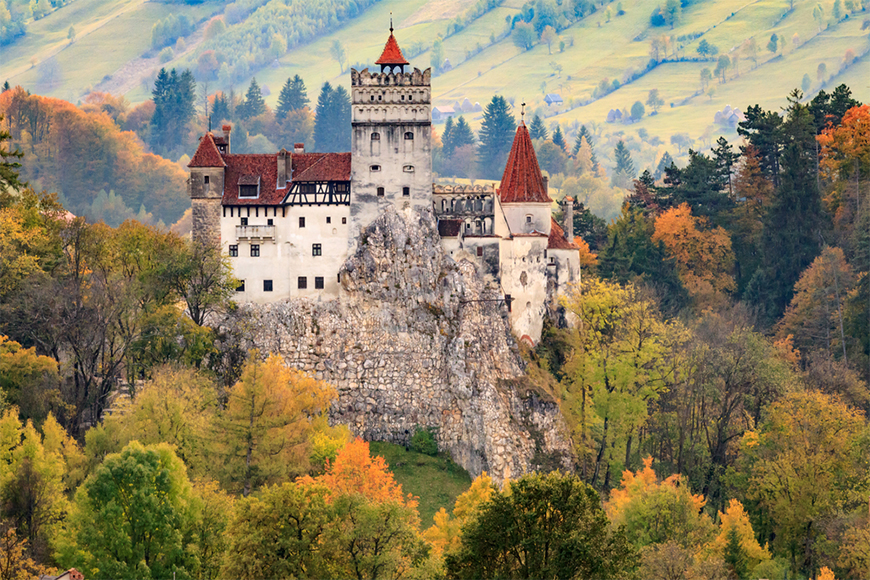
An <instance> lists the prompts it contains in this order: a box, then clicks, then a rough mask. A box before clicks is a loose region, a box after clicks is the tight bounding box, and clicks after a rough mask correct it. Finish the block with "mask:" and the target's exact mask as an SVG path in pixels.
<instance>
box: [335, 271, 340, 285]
mask: <svg viewBox="0 0 870 580" xmlns="http://www.w3.org/2000/svg"><path fill="white" fill-rule="evenodd" d="M335 278H336V280H335V281H336V282H338V283H339V284H341V273H338V274H336V275H335Z"/></svg>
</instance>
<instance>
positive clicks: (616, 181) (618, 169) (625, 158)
mask: <svg viewBox="0 0 870 580" xmlns="http://www.w3.org/2000/svg"><path fill="white" fill-rule="evenodd" d="M642 106H643V105H641V107H642ZM613 159H614V161H616V165H615V166H614V167H613V177H612V178H611V183H612V184H613V185H617V186H619V187H622V188H625V189H628V188H629V187H630V186H631V181H632V180H633V179H634V178H635V177H637V169H635V167H634V161H633V160H632V159H631V153H630V152H629V151H628V147H626V146H625V142H623V141H620V142H619V143H617V144H616V148H615V149H614V150H613Z"/></svg>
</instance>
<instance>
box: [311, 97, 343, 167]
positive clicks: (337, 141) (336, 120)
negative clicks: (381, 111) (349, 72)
mask: <svg viewBox="0 0 870 580" xmlns="http://www.w3.org/2000/svg"><path fill="white" fill-rule="evenodd" d="M314 146H315V148H316V150H317V151H320V152H323V153H328V152H337V151H349V150H350V96H349V95H348V94H347V91H346V90H345V88H344V87H341V86H340V87H338V88H336V89H333V88H332V85H330V84H329V83H323V88H322V89H321V90H320V96H319V97H318V98H317V117H316V118H315V122H314Z"/></svg>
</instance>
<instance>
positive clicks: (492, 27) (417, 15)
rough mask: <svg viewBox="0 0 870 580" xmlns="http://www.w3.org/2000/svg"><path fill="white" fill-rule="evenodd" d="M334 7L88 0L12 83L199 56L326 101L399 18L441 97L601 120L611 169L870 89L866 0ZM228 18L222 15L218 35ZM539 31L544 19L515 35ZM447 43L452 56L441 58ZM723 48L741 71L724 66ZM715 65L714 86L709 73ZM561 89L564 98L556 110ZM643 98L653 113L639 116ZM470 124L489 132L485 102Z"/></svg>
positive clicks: (36, 83) (40, 40)
mask: <svg viewBox="0 0 870 580" xmlns="http://www.w3.org/2000/svg"><path fill="white" fill-rule="evenodd" d="M3 1H4V0H0V2H3ZM864 1H865V2H866V1H867V0H864ZM328 5H329V7H330V8H329V10H326V9H325V8H321V6H325V5H322V4H321V3H318V2H317V1H316V0H290V1H287V2H285V1H284V0H271V1H268V2H267V1H264V0H239V1H238V2H235V3H231V4H226V5H225V4H223V3H218V2H214V1H206V2H202V3H199V4H185V3H162V2H144V1H143V0H74V1H73V2H71V3H69V4H67V5H65V6H63V7H61V8H58V9H56V10H55V11H54V12H51V13H49V14H48V15H47V16H45V17H43V18H41V19H40V20H36V21H33V22H31V23H30V24H29V25H28V32H27V34H26V35H25V36H24V37H22V38H19V39H17V40H15V41H14V42H12V43H11V44H9V45H6V46H3V47H2V51H3V55H4V59H3V60H4V64H3V68H2V70H0V81H2V80H5V79H6V78H7V77H8V79H9V81H10V82H11V83H12V84H13V85H14V84H19V83H20V84H22V85H23V86H25V88H28V89H30V90H32V91H34V92H39V93H41V94H48V95H52V96H58V97H62V98H65V99H68V100H71V101H73V102H76V101H78V100H80V99H81V98H82V97H83V96H84V95H85V94H86V93H87V92H89V91H90V90H104V91H109V92H115V93H119V92H120V93H124V94H125V95H126V96H127V98H128V99H129V100H130V101H132V102H134V103H135V102H137V101H142V100H145V99H147V98H148V97H149V93H148V87H149V86H150V82H151V80H152V79H153V75H154V73H155V71H156V70H157V68H159V67H160V66H187V67H191V68H192V69H194V70H196V71H197V74H199V75H200V78H203V75H205V76H207V77H209V82H208V87H209V90H210V91H214V90H219V89H221V88H229V86H230V85H234V87H235V89H236V91H237V92H238V91H243V90H244V88H245V87H246V86H247V84H248V82H249V80H250V78H251V77H253V76H256V78H257V80H258V82H259V83H260V85H261V86H263V87H264V93H266V94H267V97H266V100H267V102H269V103H270V104H272V105H274V104H275V102H276V101H277V94H278V90H279V89H280V87H281V85H282V84H283V82H284V80H285V79H286V78H287V77H288V76H291V75H294V74H299V75H301V76H302V77H303V78H304V79H305V81H306V83H307V85H308V87H309V91H310V92H311V93H312V95H311V96H315V95H316V90H317V87H318V86H319V85H320V83H322V82H325V81H329V82H331V83H333V84H335V83H347V82H348V78H349V77H348V74H347V69H348V67H350V66H355V63H356V65H359V66H365V64H366V63H371V62H372V61H374V59H375V58H376V57H377V55H378V54H379V51H380V50H381V48H382V47H383V43H384V40H385V38H386V35H387V28H388V26H389V22H390V17H391V15H392V18H393V22H394V26H395V29H396V32H395V34H396V37H397V39H398V40H399V43H400V45H401V46H402V48H403V49H404V50H405V52H406V53H407V54H408V56H409V60H411V62H412V63H413V65H414V66H417V67H419V68H425V67H428V66H430V65H431V63H432V62H433V61H437V62H439V63H440V64H441V65H442V67H441V70H440V71H438V73H437V74H436V76H435V78H434V79H433V82H432V85H433V100H434V104H435V105H454V104H456V103H462V102H463V101H464V100H466V99H467V100H468V101H469V102H470V103H471V104H474V103H480V104H481V105H483V106H485V105H486V103H487V102H488V101H489V100H490V98H491V97H492V95H493V94H495V93H500V94H502V95H504V96H505V97H507V98H508V99H509V100H510V101H511V102H512V103H513V104H514V106H515V112H516V113H519V111H518V109H519V103H520V102H522V101H525V102H526V103H527V108H526V110H527V111H528V114H529V115H533V114H536V113H537V114H540V115H541V116H543V117H545V118H546V121H547V123H548V124H551V123H554V122H558V123H561V124H562V125H563V130H564V131H565V132H566V133H567V136H568V138H569V139H571V138H573V136H574V135H575V134H576V131H577V129H578V128H579V126H580V124H585V125H587V126H588V127H589V128H590V130H591V132H592V134H593V135H594V136H595V137H596V141H597V142H596V153H597V154H598V156H599V158H600V159H601V160H602V162H603V164H604V165H605V166H608V165H609V164H610V162H611V160H610V155H611V153H612V148H613V146H614V145H615V143H616V141H618V140H620V139H622V140H626V141H627V144H628V146H629V149H630V150H631V151H632V155H633V156H634V157H635V162H636V164H637V165H638V166H639V167H647V166H651V165H653V164H654V163H655V162H656V160H657V159H658V158H659V157H660V155H661V154H662V153H663V152H664V151H665V150H668V151H670V153H671V154H672V155H673V156H674V157H675V158H677V159H678V160H679V158H680V157H681V156H683V155H685V154H686V152H687V149H688V148H689V147H694V148H696V149H697V148H706V147H707V146H709V145H710V144H711V143H712V142H713V141H715V138H716V136H718V135H719V134H725V135H726V136H727V137H728V138H730V139H734V138H736V133H735V131H734V129H733V124H734V122H735V120H736V119H737V118H738V117H739V113H738V114H731V110H730V108H734V109H739V110H743V109H745V108H746V107H747V106H748V105H751V104H756V103H758V104H761V105H762V106H764V107H766V108H774V109H777V108H779V107H781V106H783V105H784V103H785V97H786V95H787V93H788V92H789V90H791V89H793V88H801V87H803V88H805V89H806V92H807V93H808V94H809V95H812V94H814V93H815V92H817V91H818V90H820V89H826V90H830V89H832V88H833V87H834V86H836V85H838V84H840V83H846V84H848V85H849V86H850V87H851V88H852V90H853V94H854V96H855V97H856V98H857V99H859V100H861V101H868V100H870V79H868V76H867V74H866V73H867V70H870V56H868V52H870V20H868V19H870V9H868V7H866V6H862V4H861V0H823V1H822V2H817V1H816V0H741V1H740V2H735V1H734V0H695V1H692V0H682V7H681V8H680V11H679V12H680V14H679V16H678V17H677V18H676V19H675V20H674V21H673V22H672V24H673V26H671V25H670V21H671V20H672V19H671V18H670V17H669V18H667V19H666V18H665V16H663V15H657V14H656V12H657V10H658V9H659V8H660V7H661V8H665V6H664V5H665V2H664V1H660V0H621V1H614V2H596V3H592V2H590V1H589V0H563V1H562V2H561V3H560V4H559V5H557V4H556V2H555V0H534V1H532V2H524V1H523V0H504V1H499V0H481V1H479V2H477V3H476V4H470V3H469V2H464V1H461V0H405V1H401V2H400V1H398V0H380V1H377V0H370V1H367V2H349V1H348V2H343V1H341V0H336V1H335V2H331V3H328ZM170 14H173V15H175V17H179V16H181V15H183V16H184V17H185V18H187V19H188V20H189V22H190V23H191V25H192V29H193V32H191V33H190V34H189V35H187V36H185V37H183V38H182V40H181V41H179V42H178V43H172V44H171V45H170V46H169V49H168V50H167V49H166V48H161V49H160V50H157V48H155V47H154V46H153V42H152V41H153V39H152V26H153V24H154V23H155V22H157V21H165V20H166V19H167V18H168V17H169V15H170ZM581 14H582V17H581V16H580V15H581ZM221 15H222V16H221ZM566 15H567V16H566ZM214 16H221V19H222V21H223V22H222V23H221V24H220V25H215V27H214V28H213V29H212V30H211V31H209V32H208V33H206V30H205V29H206V28H207V27H208V26H209V19H210V18H212V17H214ZM531 16H533V17H531ZM524 20H530V23H529V24H526V23H525V22H524ZM288 22H289V23H292V24H287V23H288ZM546 23H550V24H551V25H553V27H554V30H553V32H554V33H555V34H550V35H549V37H550V38H549V40H550V43H549V45H548V43H546V42H543V41H542V40H541V37H540V35H539V34H538V31H539V30H540V31H542V32H543V30H545V28H544V27H543V26H542V25H543V24H546ZM656 24H659V25H658V26H657V25H656ZM71 26H72V27H73V28H74V29H75V38H74V40H73V41H72V42H71V41H70V40H69V39H68V38H67V36H68V30H69V28H70V27H71ZM523 28H526V29H530V30H528V31H527V32H524V31H522V30H519V31H518V30H517V29H523ZM521 34H527V36H528V37H529V38H528V39H527V40H528V43H529V44H530V45H531V48H530V49H528V50H525V49H524V48H521V47H520V46H518V44H521V43H520V42H519V40H521V39H519V38H518V36H520V35H521ZM774 34H775V35H776V37H777V43H776V46H775V51H774V50H772V49H773V48H774V47H773V46H772V43H771V37H772V35H774ZM209 35H210V38H206V37H207V36H209ZM215 35H217V36H215ZM544 36H545V38H546V37H547V34H545V35H544ZM439 37H443V41H442V42H441V43H440V44H441V46H440V51H442V52H441V56H439V57H437V58H433V50H435V51H436V53H437V52H438V50H439V48H438V47H434V48H433V45H434V44H435V43H436V40H437V39H438V38H439ZM337 43H338V44H340V45H341V46H340V49H343V55H344V56H343V58H342V60H341V62H339V60H338V57H341V56H342V51H341V50H339V51H338V52H337V56H336V57H334V56H333V53H336V48H335V47H336V44H337ZM699 47H700V48H701V50H700V51H699ZM161 51H162V55H161ZM206 51H213V52H212V53H210V54H211V55H212V56H214V57H215V60H214V61H212V60H210V59H211V56H209V55H207V56H206V57H203V56H202V55H203V53H204V52H206ZM285 51H286V52H285ZM714 51H715V54H714V53H713V52H714ZM236 53H237V54H236ZM701 53H704V54H701ZM722 55H725V56H727V57H728V59H727V60H728V64H729V66H728V67H727V68H725V69H724V70H722V71H721V72H722V74H721V75H720V74H718V73H719V70H717V66H719V60H720V57H721V56H722ZM276 57H277V58H276ZM734 57H737V58H736V59H735V58H734ZM34 58H35V66H33V65H32V63H31V59H34ZM167 59H168V60H167ZM161 60H167V62H165V63H161ZM735 60H736V62H735ZM206 61H207V62H206ZM221 61H223V62H221ZM445 63H449V64H447V65H446V66H445ZM209 67H210V68H209ZM720 68H721V67H720ZM704 69H708V70H709V71H710V77H712V78H711V79H710V80H709V81H702V71H703V70H704ZM717 77H718V78H717ZM653 89H657V90H658V95H659V98H660V102H661V105H660V106H656V107H655V108H657V109H658V112H657V114H652V113H653V112H654V111H653V107H652V106H651V105H650V104H648V98H649V93H650V91H651V90H653ZM548 93H554V94H558V95H559V96H561V98H562V100H563V103H562V104H561V105H553V106H548V105H547V104H545V102H544V96H545V95H546V94H548ZM636 102H640V103H641V104H643V106H644V109H645V114H644V115H643V116H642V117H641V118H640V119H632V120H631V122H627V123H626V122H625V119H627V118H628V117H630V114H631V109H632V106H633V105H634V104H635V103H636ZM729 106H730V108H729V109H726V107H729ZM617 110H618V111H619V113H620V114H621V115H622V120H619V121H617V122H613V123H608V122H607V120H608V114H609V113H610V117H611V119H613V117H614V116H618V114H616V113H615V111H617ZM636 110H637V109H636ZM723 110H724V112H725V114H724V115H723V114H722V112H723ZM717 113H719V115H717ZM518 116H519V115H518V114H517V117H518ZM466 117H467V118H468V120H469V121H470V122H471V124H472V126H473V127H474V128H475V129H476V128H478V127H479V123H480V117H481V114H480V113H479V112H469V113H467V114H466ZM717 121H722V122H721V123H718V122H717ZM729 121H730V123H729ZM672 138H675V142H674V143H672V141H671V140H672Z"/></svg>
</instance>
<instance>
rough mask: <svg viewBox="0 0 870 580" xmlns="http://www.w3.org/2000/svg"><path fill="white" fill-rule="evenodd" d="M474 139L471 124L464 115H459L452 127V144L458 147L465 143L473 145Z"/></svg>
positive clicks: (463, 145)
mask: <svg viewBox="0 0 870 580" xmlns="http://www.w3.org/2000/svg"><path fill="white" fill-rule="evenodd" d="M475 141H476V139H475V137H474V131H472V130H471V125H469V124H468V122H467V121H466V120H465V117H463V116H462V115H460V116H459V120H458V121H457V122H456V126H455V127H454V128H453V146H454V147H455V148H457V149H458V148H460V147H465V146H466V145H474V143H475Z"/></svg>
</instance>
